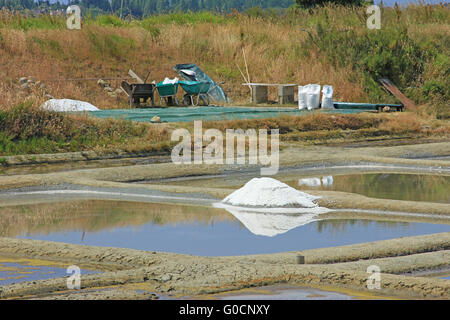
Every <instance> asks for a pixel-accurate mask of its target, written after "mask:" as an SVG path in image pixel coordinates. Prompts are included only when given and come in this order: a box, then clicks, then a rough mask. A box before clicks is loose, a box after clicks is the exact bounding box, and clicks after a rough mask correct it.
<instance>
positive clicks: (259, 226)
mask: <svg viewBox="0 0 450 320" xmlns="http://www.w3.org/2000/svg"><path fill="white" fill-rule="evenodd" d="M225 209H226V210H227V211H228V212H229V213H231V214H232V215H233V216H234V217H235V218H236V219H238V220H239V221H241V222H242V224H243V225H244V226H245V227H246V228H247V229H248V230H250V232H251V233H253V234H256V235H259V236H267V237H273V236H276V235H278V234H282V233H286V232H288V231H289V230H291V229H294V228H297V227H300V226H303V225H305V224H308V223H310V222H313V221H314V220H315V219H314V218H315V216H316V215H317V213H303V214H289V215H288V214H276V213H263V212H250V211H244V210H237V209H232V208H231V207H225Z"/></svg>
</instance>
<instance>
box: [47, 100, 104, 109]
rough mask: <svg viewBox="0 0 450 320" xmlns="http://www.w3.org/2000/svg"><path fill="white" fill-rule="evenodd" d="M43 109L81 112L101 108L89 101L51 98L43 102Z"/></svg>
mask: <svg viewBox="0 0 450 320" xmlns="http://www.w3.org/2000/svg"><path fill="white" fill-rule="evenodd" d="M41 109H43V110H47V111H57V112H80V111H99V110H100V109H98V108H97V107H95V106H93V105H92V104H90V103H88V102H84V101H79V100H71V99H50V100H48V101H46V102H44V103H43V104H42V106H41Z"/></svg>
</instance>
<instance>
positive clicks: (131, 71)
mask: <svg viewBox="0 0 450 320" xmlns="http://www.w3.org/2000/svg"><path fill="white" fill-rule="evenodd" d="M128 74H129V75H130V77H132V78H134V79H135V80H136V81H137V82H138V83H144V80H142V79H141V78H139V76H138V75H137V74H136V73H134V72H133V70H131V69H130V70H128Z"/></svg>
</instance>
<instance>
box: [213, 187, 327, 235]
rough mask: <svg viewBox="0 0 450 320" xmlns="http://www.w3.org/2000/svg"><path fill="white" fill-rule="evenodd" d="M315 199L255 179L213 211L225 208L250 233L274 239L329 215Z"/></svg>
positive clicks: (215, 205) (308, 195)
mask: <svg viewBox="0 0 450 320" xmlns="http://www.w3.org/2000/svg"><path fill="white" fill-rule="evenodd" d="M319 198H320V197H315V196H312V195H310V194H307V193H305V192H301V191H298V190H297V189H294V188H292V187H290V186H288V185H287V184H285V183H283V182H280V181H278V180H275V179H272V178H254V179H252V180H250V181H249V182H247V183H246V184H245V185H244V186H243V187H242V188H240V189H239V190H236V191H235V192H233V193H232V194H230V195H229V196H228V197H226V198H225V199H223V200H222V202H220V203H215V204H214V207H216V208H224V209H226V210H227V211H228V212H230V213H231V214H232V215H233V216H235V217H236V218H237V219H238V220H240V221H241V222H242V223H243V224H244V225H245V226H246V227H247V229H249V230H250V231H251V232H252V233H254V234H256V235H263V236H268V237H273V236H275V235H278V234H281V233H285V232H287V231H289V230H291V229H294V228H296V227H299V226H302V225H305V224H308V223H310V222H313V221H316V216H317V215H319V214H322V213H326V212H328V211H330V210H329V209H327V208H324V207H319V206H318V205H317V204H316V203H315V202H314V200H317V199H319Z"/></svg>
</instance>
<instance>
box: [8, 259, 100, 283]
mask: <svg viewBox="0 0 450 320" xmlns="http://www.w3.org/2000/svg"><path fill="white" fill-rule="evenodd" d="M68 267H69V265H67V267H66V266H52V265H45V264H43V263H42V262H41V261H39V262H37V263H33V261H32V260H28V259H19V260H16V261H14V260H11V259H8V258H2V257H0V286H4V285H9V284H13V283H20V282H25V281H36V280H45V279H53V278H60V277H66V276H70V275H72V274H73V272H67V268H68ZM98 272H100V271H95V270H87V269H83V268H81V269H80V274H82V275H83V274H92V273H98Z"/></svg>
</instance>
